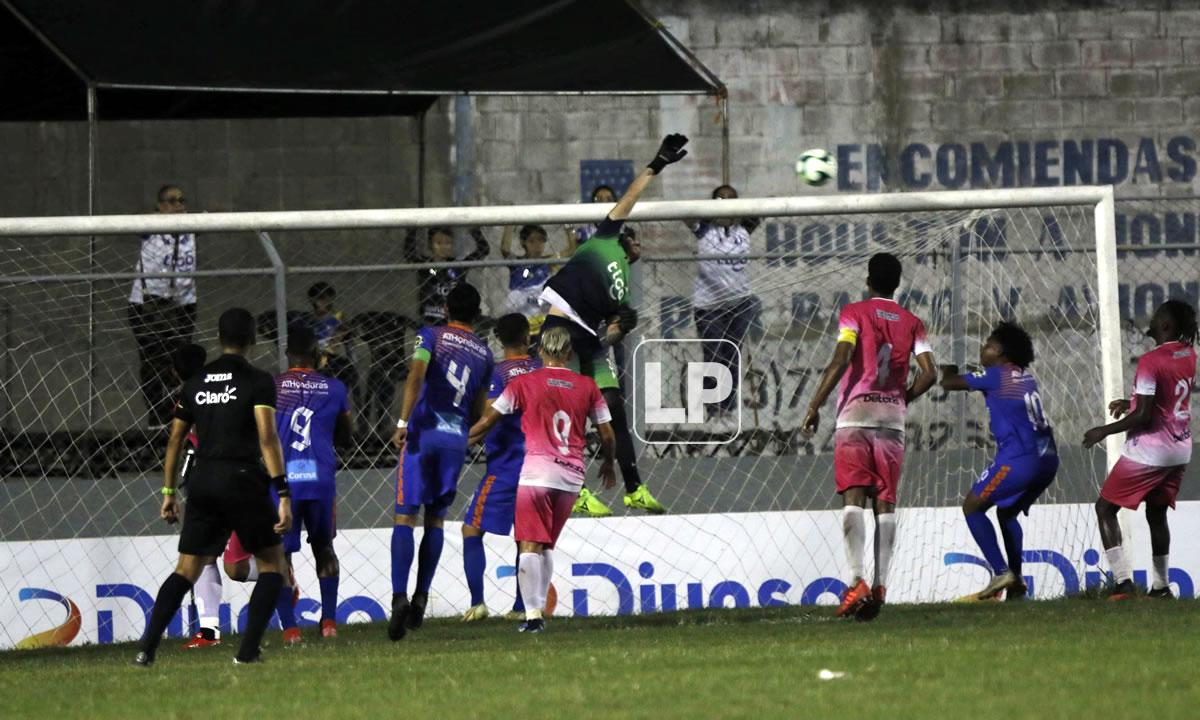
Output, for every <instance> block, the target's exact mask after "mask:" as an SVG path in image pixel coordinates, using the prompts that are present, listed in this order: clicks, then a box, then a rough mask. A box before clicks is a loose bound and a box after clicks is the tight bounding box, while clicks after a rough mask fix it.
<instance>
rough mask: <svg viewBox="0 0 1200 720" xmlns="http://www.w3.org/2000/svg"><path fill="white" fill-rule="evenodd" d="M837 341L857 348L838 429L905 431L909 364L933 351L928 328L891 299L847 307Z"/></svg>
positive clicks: (841, 394) (847, 376)
mask: <svg viewBox="0 0 1200 720" xmlns="http://www.w3.org/2000/svg"><path fill="white" fill-rule="evenodd" d="M838 342H848V343H850V344H852V345H854V353H853V354H852V355H851V356H850V368H849V369H848V370H847V371H846V374H845V375H844V376H843V377H842V387H841V390H840V391H839V392H838V405H837V407H838V416H837V427H839V428H843V427H870V428H890V429H892V430H900V431H903V430H904V416H905V410H906V408H907V402H906V400H905V393H906V391H907V389H908V362H909V358H910V357H911V356H913V355H920V354H921V353H927V352H931V351H932V348H930V346H929V339H928V337H927V336H926V334H925V324H924V323H922V322H921V320H920V319H919V318H917V316H916V315H913V314H912V313H910V312H909V311H907V310H905V309H904V308H902V307H900V305H899V303H897V302H896V301H895V300H892V299H890V298H880V297H876V298H870V299H869V300H863V301H862V302H856V303H850V304H849V305H847V306H846V307H844V308H842V314H841V317H839V318H838Z"/></svg>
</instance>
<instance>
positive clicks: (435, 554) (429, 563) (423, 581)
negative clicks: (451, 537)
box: [417, 528, 446, 593]
mask: <svg viewBox="0 0 1200 720" xmlns="http://www.w3.org/2000/svg"><path fill="white" fill-rule="evenodd" d="M445 539H446V535H445V533H443V532H442V529H441V528H425V532H424V534H422V535H421V549H420V550H419V551H418V553H417V592H419V593H428V592H429V586H430V585H433V573H435V572H436V571H437V566H438V560H441V559H442V544H443V542H444V541H445Z"/></svg>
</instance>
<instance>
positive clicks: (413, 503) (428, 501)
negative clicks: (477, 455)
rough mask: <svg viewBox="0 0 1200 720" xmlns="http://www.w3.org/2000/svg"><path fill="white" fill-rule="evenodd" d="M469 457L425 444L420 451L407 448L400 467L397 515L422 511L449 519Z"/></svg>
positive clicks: (398, 466) (414, 513)
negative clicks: (463, 469)
mask: <svg viewBox="0 0 1200 720" xmlns="http://www.w3.org/2000/svg"><path fill="white" fill-rule="evenodd" d="M464 462H466V454H465V453H464V452H463V450H462V449H453V448H444V447H437V446H431V445H424V446H423V447H422V448H421V451H420V452H416V453H411V452H409V451H408V448H405V449H404V452H403V454H402V455H401V456H400V462H399V463H397V465H396V514H397V515H416V514H417V513H418V512H420V510H421V508H422V507H424V508H426V511H427V512H433V513H434V514H435V515H436V516H437V517H440V518H444V517H446V512H447V511H448V510H449V509H450V504H451V503H453V502H454V496H455V495H456V494H457V493H458V476H459V474H460V473H461V472H462V467H463V463H464Z"/></svg>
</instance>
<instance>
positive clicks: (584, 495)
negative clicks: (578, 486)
mask: <svg viewBox="0 0 1200 720" xmlns="http://www.w3.org/2000/svg"><path fill="white" fill-rule="evenodd" d="M625 504H626V505H628V504H629V501H628V500H627V501H626V502H625ZM571 510H572V512H577V513H579V514H580V515H587V516H588V517H594V518H602V517H608V516H609V515H612V510H610V509H609V508H608V506H607V505H605V504H604V503H602V502H600V498H598V497H596V496H595V495H593V494H592V491H591V490H588V489H587V488H583V489H582V490H580V491H579V497H577V498H575V507H573V508H571Z"/></svg>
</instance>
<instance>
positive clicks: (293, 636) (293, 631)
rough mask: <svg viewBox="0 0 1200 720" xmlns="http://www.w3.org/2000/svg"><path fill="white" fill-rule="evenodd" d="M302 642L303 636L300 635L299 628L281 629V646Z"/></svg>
mask: <svg viewBox="0 0 1200 720" xmlns="http://www.w3.org/2000/svg"><path fill="white" fill-rule="evenodd" d="M303 642H304V638H303V637H301V636H300V628H298V627H290V628H288V629H287V630H284V631H283V646H284V647H292V646H293V645H299V644H301V643H303Z"/></svg>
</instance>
